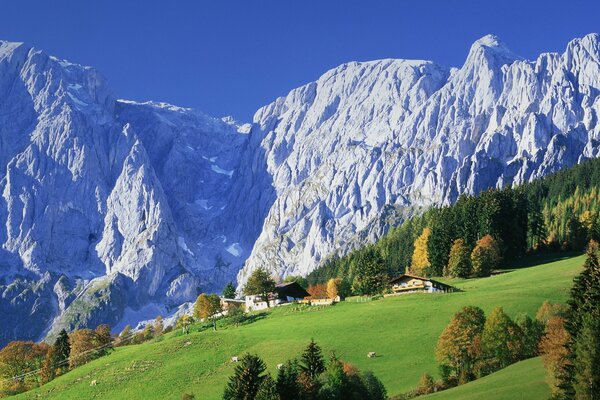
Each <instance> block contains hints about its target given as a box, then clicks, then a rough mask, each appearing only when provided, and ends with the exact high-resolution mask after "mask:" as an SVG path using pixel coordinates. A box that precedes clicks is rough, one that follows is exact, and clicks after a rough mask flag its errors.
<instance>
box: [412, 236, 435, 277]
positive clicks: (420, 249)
mask: <svg viewBox="0 0 600 400" xmlns="http://www.w3.org/2000/svg"><path fill="white" fill-rule="evenodd" d="M429 234H430V230H429V228H425V229H423V233H421V235H420V236H419V237H418V238H417V240H415V250H414V252H413V256H412V263H411V266H410V268H409V272H410V273H411V274H415V275H425V272H426V270H427V268H428V267H429V258H428V254H427V242H428V240H429Z"/></svg>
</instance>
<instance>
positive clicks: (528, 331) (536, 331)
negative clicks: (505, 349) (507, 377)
mask: <svg viewBox="0 0 600 400" xmlns="http://www.w3.org/2000/svg"><path fill="white" fill-rule="evenodd" d="M517 325H518V326H519V329H520V330H521V332H522V334H523V336H522V339H521V342H522V349H523V353H522V355H521V358H523V359H526V358H531V357H535V356H537V355H538V347H539V344H540V340H541V339H542V335H543V334H544V324H542V323H541V322H539V321H537V320H535V319H532V318H531V317H530V316H529V315H524V316H522V317H521V318H519V319H518V321H517Z"/></svg>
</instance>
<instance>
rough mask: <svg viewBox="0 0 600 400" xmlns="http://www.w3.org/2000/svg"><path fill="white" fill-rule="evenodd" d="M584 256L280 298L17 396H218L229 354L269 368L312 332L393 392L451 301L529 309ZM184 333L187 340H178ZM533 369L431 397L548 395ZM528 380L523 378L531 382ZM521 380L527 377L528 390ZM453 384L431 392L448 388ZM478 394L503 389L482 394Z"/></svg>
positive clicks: (563, 291)
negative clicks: (283, 301)
mask: <svg viewBox="0 0 600 400" xmlns="http://www.w3.org/2000/svg"><path fill="white" fill-rule="evenodd" d="M583 260H584V258H583V256H578V257H571V258H567V259H562V260H559V261H554V262H550V263H546V264H541V265H537V266H534V267H528V268H517V269H514V270H511V271H507V272H505V273H503V274H499V275H495V276H492V277H490V278H483V279H471V280H455V281H452V284H454V285H456V286H457V287H459V288H460V289H462V290H463V291H462V292H458V293H449V294H411V295H404V296H399V297H392V298H386V299H382V300H377V301H372V302H365V303H355V302H344V303H340V304H338V305H335V306H332V307H329V308H321V309H310V311H293V308H291V307H289V306H287V307H279V308H277V309H275V310H273V311H271V312H270V313H268V314H266V315H265V316H264V318H262V319H260V320H258V321H256V322H254V323H252V324H249V325H245V326H242V327H238V328H228V329H222V330H218V331H217V332H213V331H203V332H195V333H191V334H189V335H185V336H176V335H175V334H169V335H166V336H165V338H164V340H162V341H160V342H149V343H145V344H141V345H136V346H127V347H123V348H119V349H117V350H116V351H115V352H114V353H112V354H111V355H109V356H107V357H104V358H101V359H98V360H96V361H94V362H92V363H90V364H87V365H85V366H83V367H80V368H77V369H76V370H74V371H71V372H69V373H68V374H66V375H63V376H61V377H59V378H58V379H56V380H54V381H52V382H50V383H49V384H47V385H45V386H43V387H41V388H38V389H36V390H33V391H30V392H27V393H25V394H22V395H20V396H17V397H16V398H18V399H34V398H36V399H37V398H49V399H65V400H68V399H82V398H85V399H92V398H94V399H180V398H181V395H182V394H183V393H184V392H193V393H194V394H195V395H196V398H200V399H218V398H220V397H221V395H222V393H223V388H224V386H225V383H226V381H227V379H228V377H229V376H230V375H231V372H232V370H233V366H234V365H233V364H232V363H230V362H229V360H230V358H231V357H232V356H236V355H241V354H243V353H245V352H251V353H256V354H259V355H260V356H261V357H262V358H263V359H264V360H265V361H266V363H267V365H268V371H269V372H271V373H272V374H275V373H276V364H278V363H282V362H285V361H286V360H287V359H289V358H292V357H295V356H297V355H298V354H299V353H300V352H301V351H302V349H303V348H304V347H305V346H306V344H307V343H308V342H309V341H310V339H311V338H314V339H315V340H316V341H317V343H319V344H320V345H321V346H322V347H323V349H324V352H325V354H329V352H330V351H332V350H335V352H336V354H337V355H338V357H340V358H341V359H343V360H345V361H348V362H351V363H352V364H355V365H356V366H357V367H359V368H360V369H363V370H372V371H373V372H374V373H375V374H376V375H377V376H378V377H379V378H380V379H381V380H382V381H383V383H384V384H385V386H386V388H387V389H388V393H389V394H390V395H393V394H398V393H401V392H404V391H407V390H410V389H413V388H414V387H415V386H416V384H417V382H418V380H419V377H420V376H421V374H422V373H424V372H429V373H430V374H432V375H434V376H435V375H436V374H437V365H436V362H435V358H434V349H435V345H436V342H437V339H438V336H439V335H440V333H441V331H442V330H443V328H444V326H445V325H446V324H447V323H448V321H449V320H450V319H451V318H452V316H453V314H454V313H455V312H456V311H458V310H459V309H460V308H462V307H464V306H466V305H476V306H479V307H481V308H483V309H484V311H486V313H488V312H489V311H490V310H491V309H492V308H493V307H495V306H502V307H504V310H505V311H506V312H507V313H508V314H509V315H511V316H512V317H515V316H517V315H518V314H519V313H527V314H529V315H531V316H534V315H535V312H536V310H537V308H538V307H539V306H540V304H541V303H542V302H543V301H544V300H546V299H548V300H551V301H553V302H558V301H561V302H562V301H565V300H566V299H567V297H568V291H569V288H570V287H571V282H572V278H573V277H574V276H575V275H576V274H577V273H578V271H579V270H580V267H581V265H582V264H583ZM188 341H189V342H191V344H190V345H187V346H186V345H185V343H186V342H188ZM370 351H374V352H376V353H377V357H376V358H367V353H368V352H370ZM531 366H535V368H530V367H531ZM540 371H541V372H540ZM513 375H515V376H513ZM542 377H543V371H542V370H541V369H540V368H539V360H537V361H536V360H528V361H525V362H523V363H520V364H517V365H514V366H512V367H510V368H508V369H506V370H504V371H500V372H498V373H497V374H494V375H490V376H489V377H487V378H485V380H481V381H478V382H475V383H471V384H469V385H467V386H465V387H464V388H458V389H454V390H456V392H454V393H457V394H459V395H457V396H458V397H440V398H468V397H463V395H462V394H461V393H463V392H460V391H461V390H464V393H465V396H466V395H469V396H474V397H472V398H480V396H479V395H478V394H477V393H479V392H478V391H480V390H484V391H487V390H490V393H492V391H494V392H495V391H499V390H500V388H495V389H493V390H492V389H490V387H488V386H491V385H505V384H507V382H508V381H511V382H512V381H513V380H514V379H516V381H515V382H514V385H515V386H514V387H515V388H518V389H515V390H518V391H519V394H520V393H531V394H532V397H528V398H530V399H536V398H540V399H542V398H546V395H547V388H545V386H544V385H543V384H542V383H540V382H541V380H542ZM92 380H96V381H97V385H96V386H90V382H91V381H92ZM527 380H531V382H532V385H531V387H529V386H528V385H527V382H526V381H527ZM486 382H488V384H486ZM519 382H520V383H519ZM521 386H523V387H524V386H527V390H529V392H528V391H526V390H525V389H521ZM502 390H504V389H502ZM545 390H546V391H545ZM500 392H502V391H500ZM452 393H453V392H452V391H448V392H447V393H440V394H437V395H436V397H437V396H453V394H452ZM502 393H504V394H506V393H505V392H502ZM538 395H539V396H538ZM484 397H485V398H490V399H496V398H497V399H502V398H508V397H492V396H491V395H490V396H488V395H487V394H486V396H484ZM510 398H515V397H510ZM516 398H518V397H516Z"/></svg>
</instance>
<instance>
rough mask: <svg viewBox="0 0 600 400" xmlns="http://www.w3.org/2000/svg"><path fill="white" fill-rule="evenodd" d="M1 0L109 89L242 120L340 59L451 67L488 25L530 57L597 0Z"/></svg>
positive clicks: (570, 31)
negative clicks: (424, 62) (411, 61)
mask: <svg viewBox="0 0 600 400" xmlns="http://www.w3.org/2000/svg"><path fill="white" fill-rule="evenodd" d="M484 3H486V1H485V0H479V1H450V0H441V1H436V0H430V1H422V0H411V1H377V0H369V1H367V0H365V1H354V0H296V1H285V0H269V1H266V0H265V1H260V0H240V1H227V0H212V1H200V0H195V1H191V0H190V1H187V0H179V1H177V0H173V1H167V0H163V1H152V0H145V1H128V0H118V1H116V0H114V1H113V0H73V1H52V0H39V1H31V0H10V1H9V0H5V1H2V6H1V8H0V38H2V39H7V40H13V41H24V42H27V43H29V44H32V45H34V46H35V47H38V48H40V49H42V50H44V51H46V52H47V53H50V54H53V55H56V56H58V57H61V58H66V59H68V60H71V61H73V62H77V63H81V64H86V65H92V66H95V67H97V68H98V69H99V70H100V71H101V72H102V73H103V74H104V75H105V76H106V77H107V78H108V80H109V82H110V84H111V86H112V88H113V90H114V92H115V94H116V95H117V96H118V97H121V98H127V99H132V100H157V101H167V102H170V103H174V104H177V105H181V106H189V107H194V108H197V109H199V110H203V111H205V112H207V113H209V114H212V115H215V116H224V115H233V116H234V117H236V118H238V119H240V120H243V121H248V120H250V119H251V117H252V115H253V114H254V112H255V111H256V109H258V108H259V107H260V106H262V105H265V104H267V103H269V102H270V101H272V100H274V99H275V98H276V97H278V96H281V95H285V94H286V93H287V92H288V91H289V90H290V89H292V88H294V87H296V86H299V85H302V84H304V83H306V82H309V81H312V80H315V79H316V78H318V77H319V76H320V75H321V74H322V73H323V72H325V71H326V70H328V69H329V68H332V67H335V66H336V65H339V64H341V63H343V62H346V61H352V60H371V59H377V58H413V59H415V58H416V59H427V60H433V61H436V62H438V63H441V64H444V65H447V66H460V65H461V64H462V63H463V62H464V59H465V57H466V54H467V52H468V49H469V46H470V44H471V43H472V42H473V41H474V40H476V39H477V38H479V37H481V36H483V35H485V34H487V33H494V34H496V35H498V36H499V37H500V38H502V39H503V40H504V41H505V42H506V43H507V44H508V46H509V47H510V48H511V49H512V50H513V51H514V52H516V53H517V54H519V55H521V56H523V57H525V58H534V57H535V56H536V55H537V54H538V53H540V52H543V51H561V52H562V51H563V50H564V48H565V45H566V44H567V42H568V41H569V40H570V39H572V38H575V37H580V36H583V35H585V34H587V33H590V32H600V18H599V16H600V1H598V0H565V1H556V0H554V1H553V0H550V1H541V0H540V1H538V0H535V1H529V0H518V1H513V0H510V1H503V0H495V1H489V2H487V3H489V4H484Z"/></svg>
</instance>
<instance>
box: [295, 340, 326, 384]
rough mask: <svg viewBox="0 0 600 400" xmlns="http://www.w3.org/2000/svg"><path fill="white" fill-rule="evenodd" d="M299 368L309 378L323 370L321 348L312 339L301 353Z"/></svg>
mask: <svg viewBox="0 0 600 400" xmlns="http://www.w3.org/2000/svg"><path fill="white" fill-rule="evenodd" d="M300 369H301V370H302V372H304V373H306V374H307V375H308V376H309V377H310V378H311V379H315V378H316V377H317V376H319V374H321V373H322V372H323V371H325V361H324V360H323V355H322V354H321V348H320V347H319V345H318V344H316V343H315V341H314V340H312V339H311V341H310V343H309V344H308V346H307V347H306V349H305V350H304V352H303V353H302V358H301V364H300Z"/></svg>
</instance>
